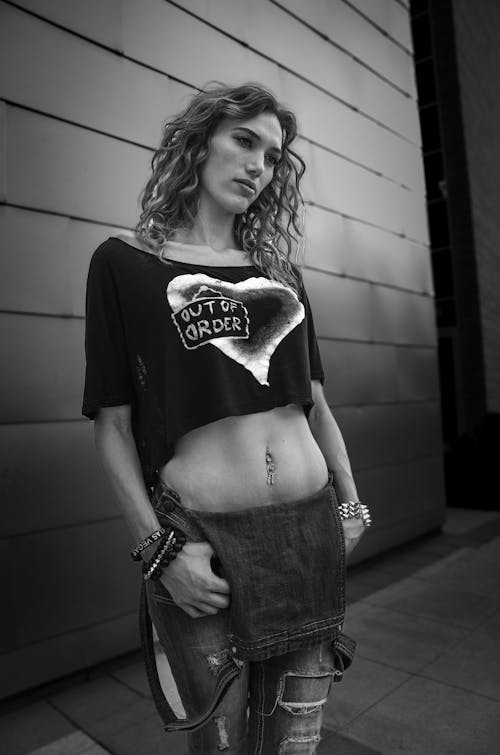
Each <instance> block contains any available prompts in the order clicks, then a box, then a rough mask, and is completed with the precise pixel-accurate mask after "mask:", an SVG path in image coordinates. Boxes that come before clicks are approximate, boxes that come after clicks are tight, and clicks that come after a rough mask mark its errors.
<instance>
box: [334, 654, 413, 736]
mask: <svg viewBox="0 0 500 755" xmlns="http://www.w3.org/2000/svg"><path fill="white" fill-rule="evenodd" d="M407 679H409V674H407V673H405V672H403V671H399V670H398V669H394V668H389V667H388V666H384V665H382V664H381V663H375V662H374V661H370V660H368V659H366V658H363V657H360V656H359V655H358V656H357V657H356V658H355V659H354V663H353V664H352V667H351V668H349V670H348V671H346V673H345V674H344V678H343V679H342V681H341V682H340V683H339V684H333V685H332V691H331V693H330V696H329V698H328V700H327V703H326V706H325V713H324V719H323V722H324V725H325V726H326V727H327V728H328V729H331V730H333V731H335V730H337V729H339V728H340V727H342V726H345V725H346V724H348V723H349V722H350V721H352V720H353V719H354V718H356V717H357V716H359V715H360V714H361V713H363V712H364V711H365V710H367V709H368V708H370V707H371V706H372V705H374V704H375V703H376V702H378V701H379V700H381V699H382V698H383V697H385V696H386V695H387V694H389V692H392V691H393V690H394V689H396V688H397V687H399V686H400V685H401V684H402V683H403V682H405V681H406V680H407Z"/></svg>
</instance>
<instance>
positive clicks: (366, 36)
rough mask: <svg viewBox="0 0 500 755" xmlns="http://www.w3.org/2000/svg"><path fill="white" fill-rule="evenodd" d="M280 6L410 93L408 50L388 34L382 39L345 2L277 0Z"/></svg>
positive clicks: (411, 81) (411, 74) (410, 60)
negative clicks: (397, 43) (403, 48)
mask: <svg viewBox="0 0 500 755" xmlns="http://www.w3.org/2000/svg"><path fill="white" fill-rule="evenodd" d="M279 5H280V6H282V7H284V8H287V9H289V10H290V11H292V12H293V13H295V14H296V15H297V16H298V17H299V18H301V19H303V21H304V22H306V23H307V24H309V25H310V26H312V27H313V28H314V29H316V30H317V31H318V33H319V34H322V35H324V34H326V35H328V37H329V38H330V39H331V40H332V41H333V42H335V43H336V44H338V45H340V46H341V47H342V48H344V49H347V50H348V53H347V54H350V55H353V56H356V57H357V58H358V59H359V60H361V61H363V62H364V63H366V64H367V65H368V66H370V67H371V68H373V69H374V70H375V71H376V72H377V73H379V74H380V75H381V76H384V77H386V78H387V79H389V81H390V82H392V83H393V84H394V85H395V86H398V87H399V88H401V89H403V90H404V91H406V92H409V93H411V94H412V93H413V89H414V76H413V62H412V58H411V57H410V55H409V54H408V52H406V51H405V50H402V49H401V48H400V47H399V46H397V45H395V44H394V42H393V41H392V40H391V39H388V38H387V37H385V38H383V39H382V40H381V39H380V32H379V31H378V30H377V29H375V27H374V26H372V25H371V24H369V23H366V22H365V23H363V19H360V16H359V14H358V13H356V12H355V11H354V10H353V9H352V8H351V7H349V5H347V3H343V2H341V3H335V4H333V3H329V2H328V1H327V0H322V1H320V2H317V0H316V2H312V3H303V2H302V0H280V2H279Z"/></svg>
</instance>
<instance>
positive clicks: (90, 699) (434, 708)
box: [0, 509, 500, 755]
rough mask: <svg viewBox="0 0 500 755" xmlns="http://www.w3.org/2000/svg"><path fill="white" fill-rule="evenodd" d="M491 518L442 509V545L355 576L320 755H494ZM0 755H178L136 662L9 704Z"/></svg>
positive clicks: (416, 545)
mask: <svg viewBox="0 0 500 755" xmlns="http://www.w3.org/2000/svg"><path fill="white" fill-rule="evenodd" d="M499 575H500V515H499V514H497V513H496V512H481V511H470V510H464V509H448V519H447V522H446V525H445V527H444V530H443V532H442V533H439V534H436V535H430V536H426V537H424V538H421V539H419V540H418V541H415V542H413V543H410V544H406V545H404V546H402V547H400V548H397V549H395V550H393V551H391V552H390V553H387V554H384V555H382V556H379V557H377V558H375V559H372V560H370V561H369V562H367V563H363V564H360V565H357V566H354V567H352V568H351V569H350V570H349V574H348V600H349V605H348V611H347V617H346V625H345V628H346V632H347V633H348V634H349V635H351V636H353V637H354V638H355V639H356V640H357V641H358V652H357V657H356V660H355V663H354V665H353V667H352V669H349V671H348V672H346V675H345V679H344V680H343V681H342V683H341V684H338V685H335V686H334V689H333V692H332V695H331V696H330V699H329V701H328V704H327V709H326V712H325V719H324V729H323V739H322V742H321V745H320V747H319V753H321V754H322V755H327V753H331V754H332V755H333V754H334V753H335V755H376V754H377V753H378V754H380V755H392V753H394V754H396V753H398V755H399V754H400V753H412V754H414V755H483V753H484V755H493V754H494V753H497V752H500V642H499V639H500V590H499V589H498V582H499ZM0 714H1V716H0V743H1V744H0V751H1V753H2V755H28V754H29V755H76V753H78V754H79V755H80V754H82V755H83V753H85V755H98V754H99V753H113V754H114V755H160V753H161V755H183V754H184V753H186V752H187V750H186V745H185V737H184V736H183V735H173V736H170V735H169V736H166V735H165V734H164V733H163V730H162V728H161V725H160V723H159V719H158V717H157V715H156V713H155V711H154V709H153V705H152V702H151V699H150V696H149V690H148V688H147V683H146V680H145V676H144V672H143V667H142V662H141V659H140V656H139V654H138V653H134V654H131V655H128V656H126V657H122V658H120V659H117V660H116V661H113V662H109V663H107V664H104V665H102V666H100V667H99V668H96V669H93V670H92V671H90V672H88V673H86V674H80V675H75V676H73V677H71V678H68V679H65V680H62V681H60V682H57V683H54V684H50V685H46V686H45V687H43V688H39V689H38V690H36V691H34V692H32V693H30V694H26V695H23V696H20V697H17V698H15V699H13V700H11V701H6V702H5V703H4V704H3V705H2V706H1V709H0Z"/></svg>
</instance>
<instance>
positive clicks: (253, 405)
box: [82, 238, 324, 487]
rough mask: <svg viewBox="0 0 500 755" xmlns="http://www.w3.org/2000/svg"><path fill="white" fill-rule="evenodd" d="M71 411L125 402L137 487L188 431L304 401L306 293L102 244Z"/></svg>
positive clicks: (255, 276) (313, 373) (241, 273)
mask: <svg viewBox="0 0 500 755" xmlns="http://www.w3.org/2000/svg"><path fill="white" fill-rule="evenodd" d="M85 353H86V358H87V368H86V374H85V389H84V397H83V407H82V413H83V414H84V415H85V416H87V417H89V419H94V418H95V416H96V414H97V412H98V410H99V408H100V407H106V406H119V405H122V404H130V405H131V415H132V430H133V435H134V439H135V442H136V445H137V450H138V453H139V457H140V460H141V465H142V470H143V475H144V479H145V482H146V485H147V486H148V487H149V486H151V485H152V484H153V483H154V473H155V471H156V470H158V469H160V468H161V467H162V466H163V465H164V464H165V463H166V462H167V461H168V460H169V459H170V458H171V457H172V456H173V454H174V447H175V443H176V442H177V441H178V440H179V439H180V438H181V437H182V436H183V435H184V434H185V433H187V432H189V431H190V430H194V429H195V428H197V427H201V426H203V425H206V424H208V423H209V422H214V421H215V420H218V419H221V418H223V417H228V416H231V415H243V414H253V413H256V412H262V411H267V410H269V409H272V408H274V407H277V406H285V405H286V404H290V403H296V404H301V405H302V406H303V407H304V411H305V412H306V414H308V413H309V410H310V408H311V406H312V404H313V401H312V397H311V383H310V381H311V380H320V381H321V382H323V380H324V375H323V369H322V366H321V359H320V354H319V350H318V344H317V341H316V336H315V333H314V326H313V321H312V316H311V311H310V308H309V302H308V299H307V294H306V292H305V289H304V286H303V283H302V281H301V296H300V298H299V297H298V296H297V295H296V294H295V292H294V291H293V290H292V289H291V288H289V287H288V286H284V285H283V284H281V283H278V282H275V281H272V280H269V279H268V278H266V277H265V276H264V275H263V274H262V272H261V271H260V270H258V269H257V268H256V267H253V266H252V265H248V266H245V267H236V266H235V267H213V266H210V265H203V266H202V265H195V264H192V263H185V262H174V261H169V262H167V263H165V262H162V261H161V260H160V259H159V258H157V257H156V256H154V255H151V254H148V253H147V252H143V251H140V250H136V249H134V248H132V247H131V246H129V245H128V244H126V243H125V242H123V241H121V240H120V239H117V238H110V239H108V240H107V241H105V242H104V243H103V244H101V245H100V246H99V247H98V248H97V249H96V251H95V252H94V254H93V256H92V259H91V261H90V267H89V274H88V280H87V294H86V331H85Z"/></svg>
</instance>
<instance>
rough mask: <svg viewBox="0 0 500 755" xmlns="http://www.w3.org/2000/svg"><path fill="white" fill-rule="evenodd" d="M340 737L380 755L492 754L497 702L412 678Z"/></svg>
mask: <svg viewBox="0 0 500 755" xmlns="http://www.w3.org/2000/svg"><path fill="white" fill-rule="evenodd" d="M341 733H342V734H344V735H345V736H347V737H348V738H352V739H355V740H356V741H358V742H360V743H362V744H365V745H368V746H370V747H373V748H375V750H379V751H380V752H381V753H383V754H384V755H401V753H405V755H428V754H429V755H493V753H495V752H497V751H498V743H499V742H500V703H498V702H496V701H494V700H489V699H488V698H485V697H482V696H479V695H475V694H473V693H471V692H465V691H464V690H460V689H456V688H454V687H449V686H448V685H445V684H441V683H439V682H434V681H431V680H429V679H422V678H420V677H412V678H411V679H409V680H408V681H407V682H405V683H404V684H403V685H402V686H401V687H399V688H398V689H397V690H396V691H395V692H393V693H392V694H390V695H388V696H387V697H385V698H384V699H383V700H382V701H381V702H379V703H377V704H376V705H375V706H373V708H371V709H370V710H369V711H367V712H366V713H365V714H364V715H363V716H360V717H359V718H358V719H356V721H354V722H353V723H352V724H349V725H348V726H347V727H346V729H345V730H343V731H342V732H341ZM340 752H342V751H340Z"/></svg>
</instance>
